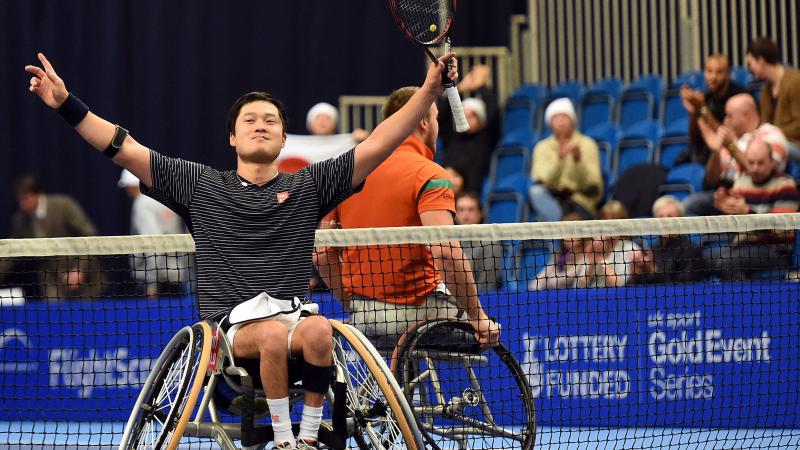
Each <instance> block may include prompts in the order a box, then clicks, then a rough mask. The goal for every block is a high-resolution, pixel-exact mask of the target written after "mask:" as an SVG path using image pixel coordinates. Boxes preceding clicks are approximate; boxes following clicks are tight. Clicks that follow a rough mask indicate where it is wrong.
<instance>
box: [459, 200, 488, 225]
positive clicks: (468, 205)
mask: <svg viewBox="0 0 800 450" xmlns="http://www.w3.org/2000/svg"><path fill="white" fill-rule="evenodd" d="M456 223H457V224H459V225H476V224H479V223H483V213H482V212H481V206H480V205H479V204H478V202H477V201H476V200H475V199H474V198H471V197H461V198H459V199H458V201H457V202H456Z"/></svg>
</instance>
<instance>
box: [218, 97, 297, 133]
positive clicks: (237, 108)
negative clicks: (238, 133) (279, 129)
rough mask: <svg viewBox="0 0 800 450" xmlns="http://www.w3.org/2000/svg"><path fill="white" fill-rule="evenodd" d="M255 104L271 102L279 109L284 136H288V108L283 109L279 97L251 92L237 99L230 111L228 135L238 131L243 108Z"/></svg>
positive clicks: (227, 122)
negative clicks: (237, 123) (237, 120)
mask: <svg viewBox="0 0 800 450" xmlns="http://www.w3.org/2000/svg"><path fill="white" fill-rule="evenodd" d="M253 102H270V103H272V104H273V105H275V107H276V108H278V115H280V117H281V123H282V124H283V134H284V135H286V126H287V125H288V119H287V118H286V108H284V107H283V103H281V101H280V100H278V97H275V96H274V95H272V94H269V93H267V92H249V93H247V94H244V95H243V96H241V97H239V98H237V99H236V101H235V102H233V105H232V106H231V109H230V111H228V119H227V121H226V122H225V124H226V126H227V127H228V134H233V132H234V130H235V129H236V119H237V118H238V117H239V113H240V112H241V111H242V106H244V105H246V104H248V103H253Z"/></svg>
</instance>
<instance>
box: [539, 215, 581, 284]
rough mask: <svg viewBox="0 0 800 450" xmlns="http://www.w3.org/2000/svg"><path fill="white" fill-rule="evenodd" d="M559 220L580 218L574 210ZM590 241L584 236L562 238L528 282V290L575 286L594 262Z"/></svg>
mask: <svg viewBox="0 0 800 450" xmlns="http://www.w3.org/2000/svg"><path fill="white" fill-rule="evenodd" d="M561 220H562V221H573V220H581V216H580V214H578V213H576V212H571V213H568V214H567V215H565V216H564V217H562V218H561ZM591 242H592V240H591V239H586V238H568V239H564V240H562V241H561V245H559V246H558V249H556V251H555V252H554V253H553V256H552V259H551V261H550V263H548V264H547V265H546V266H545V267H543V268H542V270H541V271H540V272H539V273H538V274H537V275H536V279H533V280H531V281H530V283H528V290H529V291H541V290H544V289H567V288H574V287H576V286H577V285H578V282H579V280H581V279H583V278H584V277H585V276H586V269H587V268H588V267H589V266H590V265H592V264H593V263H594V259H593V258H594V252H593V251H592V249H591Z"/></svg>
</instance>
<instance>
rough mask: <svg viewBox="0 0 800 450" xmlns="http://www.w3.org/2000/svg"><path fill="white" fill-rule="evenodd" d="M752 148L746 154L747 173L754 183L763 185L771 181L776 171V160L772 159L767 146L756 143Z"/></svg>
mask: <svg viewBox="0 0 800 450" xmlns="http://www.w3.org/2000/svg"><path fill="white" fill-rule="evenodd" d="M750 145H751V148H750V149H748V150H747V152H746V153H745V157H746V158H747V173H748V174H749V175H750V178H751V179H752V180H753V183H756V184H762V183H765V182H766V181H768V180H769V178H770V176H772V172H773V171H774V170H775V165H776V163H775V160H774V159H772V155H770V152H769V149H768V148H767V146H766V144H765V143H763V142H760V141H754V142H753V143H752V144H750Z"/></svg>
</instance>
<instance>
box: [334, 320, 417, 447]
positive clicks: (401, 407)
mask: <svg viewBox="0 0 800 450" xmlns="http://www.w3.org/2000/svg"><path fill="white" fill-rule="evenodd" d="M330 323H331V326H332V327H333V338H334V350H333V354H334V364H336V365H338V366H340V367H341V368H342V369H343V370H342V371H343V372H344V373H345V374H346V376H347V380H346V383H347V394H346V395H347V398H346V399H345V401H346V410H347V416H348V422H349V423H351V424H352V426H353V429H352V431H351V433H350V436H351V437H352V439H353V440H354V441H355V444H356V445H357V446H358V448H361V449H406V448H407V449H411V450H422V449H424V448H425V446H424V442H423V440H422V435H421V434H420V432H419V429H418V428H417V426H416V422H415V420H414V417H413V414H412V412H411V408H410V407H409V405H408V403H407V402H406V401H405V398H404V397H403V394H402V391H400V387H399V385H398V384H397V382H396V381H395V380H394V377H393V376H392V374H391V371H390V370H389V368H388V367H387V366H386V362H385V361H384V360H383V358H382V357H381V356H380V355H379V354H378V352H377V351H376V350H375V348H374V347H373V346H372V344H371V343H370V342H369V341H368V340H367V339H366V338H365V337H364V336H363V335H362V334H361V333H360V332H359V331H358V330H356V329H355V328H353V327H352V326H350V325H345V324H342V323H341V322H338V321H336V320H330ZM336 401H340V399H334V402H336Z"/></svg>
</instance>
